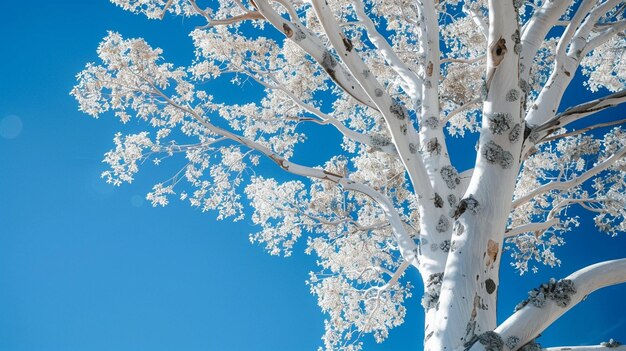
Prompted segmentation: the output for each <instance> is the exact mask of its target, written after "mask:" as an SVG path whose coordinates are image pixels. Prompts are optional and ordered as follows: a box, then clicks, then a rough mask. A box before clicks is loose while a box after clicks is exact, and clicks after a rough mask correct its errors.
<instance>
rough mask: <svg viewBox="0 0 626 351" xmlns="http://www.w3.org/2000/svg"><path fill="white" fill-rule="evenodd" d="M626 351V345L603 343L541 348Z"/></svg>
mask: <svg viewBox="0 0 626 351" xmlns="http://www.w3.org/2000/svg"><path fill="white" fill-rule="evenodd" d="M564 350H567V351H626V345H621V346H617V347H614V346H602V345H594V346H556V347H548V348H545V349H541V351H564Z"/></svg>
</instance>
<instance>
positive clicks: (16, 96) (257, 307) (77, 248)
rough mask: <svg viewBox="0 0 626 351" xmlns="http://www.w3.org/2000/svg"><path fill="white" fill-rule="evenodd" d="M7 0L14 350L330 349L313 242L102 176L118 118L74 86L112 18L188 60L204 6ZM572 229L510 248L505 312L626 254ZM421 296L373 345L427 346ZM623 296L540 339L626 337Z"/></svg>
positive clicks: (605, 300)
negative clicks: (260, 233) (275, 243)
mask: <svg viewBox="0 0 626 351" xmlns="http://www.w3.org/2000/svg"><path fill="white" fill-rule="evenodd" d="M2 7H3V11H1V12H0V33H3V34H4V35H3V38H4V40H3V43H2V47H3V48H2V52H3V53H2V55H0V77H2V80H1V82H2V84H0V350H2V351H4V350H7V351H27V350H28V351H31V350H68V351H69V350H94V351H99V350H117V351H125V350H129V351H130V350H151V351H158V350H190V351H191V350H193V351H195V350H278V351H280V350H315V349H316V348H317V347H318V346H319V345H320V344H321V342H320V339H319V337H320V336H321V335H322V333H323V315H322V313H321V312H320V311H319V309H318V308H317V306H316V300H315V298H314V297H313V296H312V295H310V294H309V291H308V287H307V286H306V285H305V284H304V280H305V279H306V278H307V273H308V271H310V270H314V269H315V259H314V258H313V257H309V256H306V255H304V254H303V253H302V250H299V251H297V252H296V253H295V255H294V257H291V258H287V259H284V258H278V257H270V256H269V255H267V254H265V253H264V252H263V250H262V248H261V247H258V246H252V245H250V244H249V242H248V234H249V233H250V232H252V231H254V228H252V227H251V225H250V222H249V221H247V220H246V221H243V222H240V223H237V224H233V223H230V222H216V221H215V220H214V215H212V214H206V213H204V214H203V213H201V212H200V211H198V210H196V209H192V208H190V207H189V206H188V205H187V204H184V203H179V202H176V201H175V202H173V203H172V204H171V205H170V206H168V207H166V208H152V207H151V206H150V205H149V204H148V203H147V202H146V201H145V200H143V198H144V196H145V193H146V192H147V191H148V190H149V189H150V187H151V185H152V184H153V182H154V181H155V178H154V175H152V176H151V174H150V172H146V173H140V174H139V176H138V177H137V181H136V182H135V183H133V184H132V185H125V186H123V187H120V188H113V187H111V186H109V185H107V184H105V183H104V182H103V181H102V180H101V179H100V177H99V175H100V173H101V172H102V171H103V170H105V165H104V164H102V163H101V159H102V155H103V153H104V152H106V151H107V150H108V149H109V148H110V147H111V146H112V141H111V140H112V137H113V134H114V133H115V132H116V131H117V130H118V129H119V125H118V124H117V122H115V121H114V119H113V118H102V119H100V120H97V121H96V120H93V119H92V118H90V117H88V116H86V115H83V114H82V113H80V112H78V111H77V105H76V103H75V101H74V99H73V98H72V97H70V96H69V95H68V92H69V91H70V89H71V87H72V86H73V84H74V82H75V79H74V76H75V74H76V73H77V72H79V71H80V70H81V69H82V68H83V67H84V64H85V63H86V62H89V61H93V60H95V59H96V54H95V49H96V47H97V45H98V43H99V41H100V39H101V38H102V37H104V36H105V35H106V31H107V30H115V31H119V32H120V33H122V34H123V35H124V36H126V37H138V36H143V37H145V38H146V39H147V41H148V42H149V43H150V44H152V45H154V46H160V47H162V48H163V49H164V50H165V55H166V57H168V58H169V59H172V60H174V61H175V62H178V63H182V64H184V63H186V62H189V60H190V59H191V56H192V45H191V40H190V39H189V38H188V37H187V33H188V32H189V30H191V28H192V27H193V25H192V24H191V23H190V21H186V20H184V19H180V18H170V19H168V20H166V21H164V22H158V21H148V20H146V19H145V18H143V17H141V16H135V15H132V14H129V13H127V12H124V11H122V10H120V9H119V8H116V7H115V6H114V5H112V4H110V3H109V2H107V1H105V0H97V1H88V2H86V1H78V0H75V1H69V0H65V1H63V0H60V1H54V2H52V1H37V0H36V1H29V2H26V1H9V2H6V4H3V6H2ZM226 93H228V94H236V93H241V92H239V91H235V90H228V91H227V92H226ZM586 94H587V93H586V92H584V91H582V90H579V91H573V92H572V91H571V92H570V98H571V99H573V98H575V97H576V96H577V95H586ZM624 112H626V109H624V108H620V109H619V110H615V111H613V112H612V113H611V114H606V115H605V116H606V117H603V118H613V117H620V116H621V117H623V115H624ZM453 152H454V151H453ZM567 241H568V245H566V246H565V247H563V248H561V249H559V250H558V252H559V254H560V255H561V257H562V258H563V261H564V265H563V266H562V267H560V268H557V269H552V270H550V269H547V268H543V269H542V270H541V271H540V273H539V274H529V275H527V276H524V277H522V278H518V277H517V276H516V274H515V273H514V272H513V271H512V269H511V268H509V267H508V266H507V265H506V263H505V264H503V267H502V277H503V279H502V280H503V284H502V286H501V290H500V299H501V305H500V314H501V318H502V317H505V316H506V315H508V313H509V312H510V311H511V310H512V308H513V306H514V305H515V304H516V303H517V302H518V301H520V300H521V299H523V298H524V297H525V295H526V291H528V290H529V289H531V288H533V287H535V286H536V285H537V284H539V283H540V282H542V281H544V280H546V279H547V278H548V277H551V276H555V277H563V276H565V275H567V274H568V273H569V272H571V271H573V270H575V269H578V268H581V267H583V266H585V265H587V264H590V263H594V262H597V261H601V260H605V259H612V258H619V257H624V256H626V249H625V248H626V238H624V237H620V238H608V237H606V236H605V235H603V234H598V233H596V232H595V230H594V229H593V228H592V227H590V226H589V225H588V222H587V223H586V225H585V226H584V227H583V228H580V230H578V231H577V232H576V233H574V234H573V235H570V236H569V237H568V238H567ZM299 247H300V249H302V247H303V246H302V245H300V246H299ZM409 278H414V279H415V278H416V276H415V275H412V276H410V277H409ZM420 296H421V290H420V288H417V289H416V290H415V294H414V297H413V298H412V299H411V300H410V301H409V312H408V316H407V322H406V323H405V324H404V325H403V326H402V327H400V328H397V329H395V330H393V331H392V333H391V335H390V338H389V340H388V341H387V342H386V343H384V344H381V345H378V344H375V343H374V342H373V340H372V339H371V338H366V340H365V342H366V347H365V349H366V350H401V349H405V348H406V349H412V350H418V349H419V348H420V345H421V339H422V321H421V318H422V311H421V307H419V299H420ZM623 296H626V288H624V287H613V288H609V289H605V290H603V291H601V292H599V293H597V294H594V295H592V296H590V297H589V298H588V299H587V300H586V301H585V302H584V303H582V304H581V305H579V306H577V307H576V308H575V309H574V310H573V311H571V312H570V313H569V314H568V315H567V316H566V317H565V318H564V319H563V320H561V321H559V322H558V323H556V324H555V325H554V326H553V327H552V328H550V329H549V330H548V331H547V332H546V333H545V334H544V336H543V337H542V338H541V339H540V342H542V343H543V344H544V345H547V346H549V345H560V344H570V345H577V344H589V343H599V342H600V341H604V340H608V339H609V338H610V337H613V338H617V339H622V340H626V319H625V317H624V312H625V311H626V299H624V298H623Z"/></svg>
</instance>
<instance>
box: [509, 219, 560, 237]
mask: <svg viewBox="0 0 626 351" xmlns="http://www.w3.org/2000/svg"><path fill="white" fill-rule="evenodd" d="M560 222H561V221H559V220H558V219H557V218H552V219H550V220H548V221H545V222H540V223H528V224H524V225H520V226H517V227H513V228H509V229H507V230H506V231H505V232H504V237H505V238H511V237H514V236H516V235H520V234H524V233H528V232H540V231H545V230H547V229H550V228H552V227H553V226H555V225H557V224H559V223H560Z"/></svg>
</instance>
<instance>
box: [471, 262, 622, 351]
mask: <svg viewBox="0 0 626 351" xmlns="http://www.w3.org/2000/svg"><path fill="white" fill-rule="evenodd" d="M565 279H566V280H571V281H572V283H573V285H574V288H575V289H576V292H575V293H572V294H571V295H569V297H570V300H569V302H568V303H566V304H565V306H563V305H562V304H561V305H560V306H559V305H558V304H557V303H556V302H555V301H553V300H551V299H546V301H545V305H544V306H543V307H541V308H539V307H535V306H534V305H533V304H527V305H526V306H524V307H522V308H521V309H519V310H518V311H517V312H515V313H514V314H513V315H511V316H510V317H509V318H508V319H506V320H505V321H504V322H503V323H502V324H500V326H498V327H497V328H496V329H495V330H494V331H495V332H496V333H497V334H498V335H499V336H500V337H501V338H502V339H503V340H507V339H508V338H509V337H516V338H518V340H519V341H518V345H520V346H522V345H524V344H526V343H528V342H529V341H531V340H533V339H534V338H535V337H537V335H539V333H541V332H542V331H543V330H545V329H546V328H547V327H548V326H550V325H551V324H552V323H553V322H554V321H556V320H557V319H558V318H559V317H561V316H562V315H563V314H565V312H567V311H569V310H570V309H571V308H572V307H574V306H576V305H577V304H578V303H579V302H581V301H582V300H584V299H585V297H587V295H589V294H591V293H592V292H594V291H596V290H598V289H601V288H604V287H607V286H611V285H616V284H621V283H624V282H626V259H619V260H613V261H605V262H601V263H596V264H594V265H591V266H588V267H586V268H583V269H581V270H579V271H576V272H574V273H573V274H570V275H569V276H568V277H566V278H565ZM517 349H519V347H517V348H515V349H514V350H517ZM470 350H471V351H479V350H485V347H484V346H483V345H481V344H480V343H476V344H474V346H473V347H472V348H471V349H470Z"/></svg>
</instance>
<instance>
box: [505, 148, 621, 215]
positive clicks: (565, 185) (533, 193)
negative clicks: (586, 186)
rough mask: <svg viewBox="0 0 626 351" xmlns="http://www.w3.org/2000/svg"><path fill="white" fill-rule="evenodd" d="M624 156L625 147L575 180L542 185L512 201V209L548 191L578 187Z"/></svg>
mask: <svg viewBox="0 0 626 351" xmlns="http://www.w3.org/2000/svg"><path fill="white" fill-rule="evenodd" d="M624 155H626V147H623V148H621V149H620V150H618V151H617V152H615V154H613V155H612V156H611V157H609V158H607V159H606V160H604V161H602V162H600V163H598V164H597V165H595V166H593V167H592V168H591V169H589V170H587V171H585V172H584V173H583V174H581V175H579V176H578V177H576V178H573V179H570V180H566V181H555V182H551V183H548V184H544V185H542V186H540V187H538V188H537V189H535V190H533V191H531V192H529V193H527V194H526V195H524V196H520V197H519V198H517V199H515V200H513V204H512V208H516V207H519V206H520V205H522V204H524V203H526V202H527V201H529V200H531V199H532V198H534V197H535V196H537V195H541V194H545V193H547V192H548V191H552V190H565V189H569V188H572V187H575V186H578V185H580V184H582V183H584V182H586V181H587V180H589V179H590V178H591V177H593V176H595V175H596V174H598V173H600V172H602V171H604V170H605V169H607V168H609V167H610V166H611V165H613V164H614V163H615V162H617V161H618V160H619V159H621V158H622V157H624Z"/></svg>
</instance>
